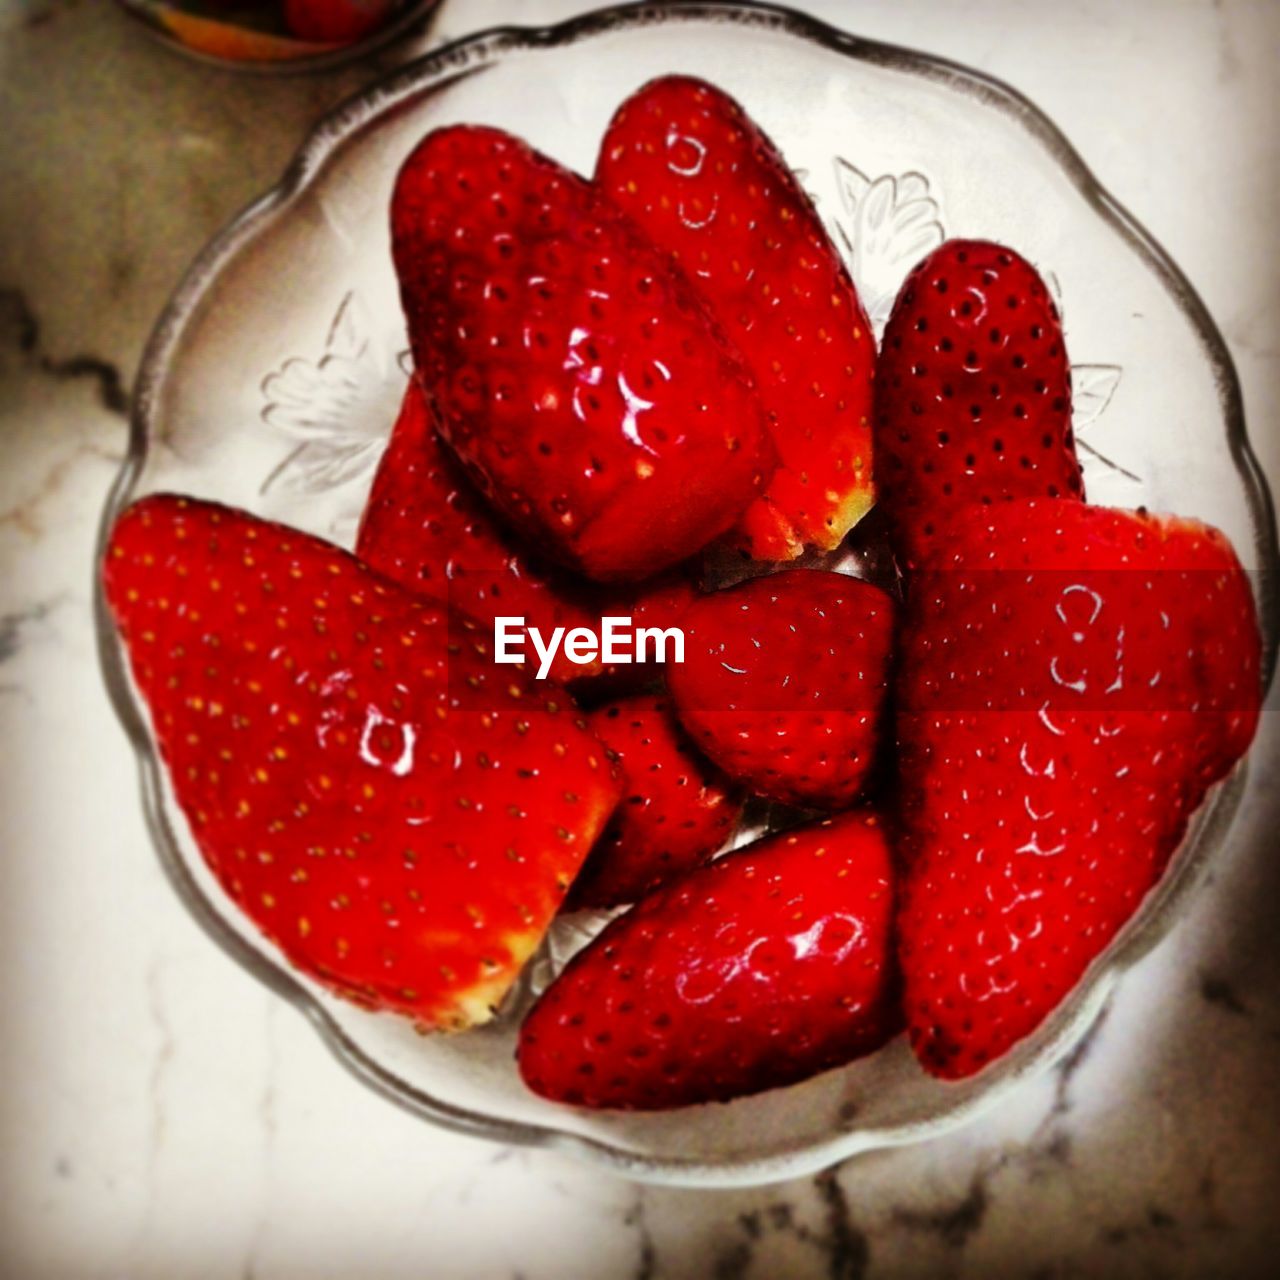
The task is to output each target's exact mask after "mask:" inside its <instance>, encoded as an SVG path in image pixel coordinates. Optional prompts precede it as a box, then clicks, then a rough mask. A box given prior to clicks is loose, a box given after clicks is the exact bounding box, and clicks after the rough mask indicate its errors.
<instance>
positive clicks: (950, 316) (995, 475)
mask: <svg viewBox="0 0 1280 1280" xmlns="http://www.w3.org/2000/svg"><path fill="white" fill-rule="evenodd" d="M875 457H876V487H877V490H878V492H879V495H880V502H881V504H882V505H883V507H884V508H885V510H886V512H887V513H888V514H889V517H890V520H891V523H892V526H893V536H894V542H895V546H896V549H897V552H898V556H899V559H900V561H901V562H902V564H903V565H904V567H911V566H912V565H914V564H915V563H916V562H917V561H918V560H919V559H920V557H921V556H922V555H924V554H925V553H926V552H927V551H928V549H929V547H930V546H931V545H932V544H933V543H934V542H936V541H939V540H942V539H945V537H946V530H947V528H948V526H949V524H950V522H951V520H952V519H953V518H954V517H955V515H956V514H957V513H958V512H961V511H963V510H964V508H965V507H967V506H969V505H970V504H972V503H983V504H990V503H994V502H1000V501H1007V500H1010V499H1013V498H1034V497H1050V498H1054V497H1063V498H1068V497H1077V498H1079V497H1083V494H1084V489H1083V482H1082V480H1081V477H1080V464H1079V462H1078V461H1077V460H1076V451H1075V441H1074V438H1073V435H1072V430H1071V374H1070V370H1069V368H1068V365H1067V351H1066V344H1065V343H1064V341H1063V337H1062V325H1061V323H1060V321H1059V319H1058V311H1057V308H1056V307H1055V306H1054V303H1053V299H1052V298H1050V296H1049V291H1048V289H1047V288H1046V287H1045V283H1044V281H1043V280H1042V279H1041V278H1040V276H1039V274H1038V273H1037V272H1036V270H1035V268H1034V267H1033V266H1031V264H1030V263H1028V262H1027V261H1026V260H1025V259H1023V258H1020V257H1019V256H1018V255H1017V254H1016V253H1014V252H1013V250H1012V249H1008V248H1006V247H1005V246H1003V245H999V244H991V243H988V242H986V241H981V240H949V241H947V242H946V243H945V244H943V245H941V246H940V247H939V248H938V249H936V250H935V251H934V252H933V253H931V254H930V255H929V256H928V257H927V258H925V259H924V261H923V262H921V263H920V264H919V265H918V266H917V267H916V268H915V269H914V270H913V271H912V272H911V274H910V275H909V276H908V277H907V279H906V282H905V283H904V284H903V286H902V289H901V291H900V292H899V294H898V298H897V301H896V302H895V303H894V307H893V313H892V315H890V317H889V323H888V325H887V326H886V328H885V332H884V341H883V342H882V343H881V347H880V359H879V363H878V365H877V368H876V411H875Z"/></svg>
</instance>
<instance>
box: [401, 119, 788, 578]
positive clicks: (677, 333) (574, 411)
mask: <svg viewBox="0 0 1280 1280" xmlns="http://www.w3.org/2000/svg"><path fill="white" fill-rule="evenodd" d="M392 238H393V249H394V253H395V261H396V268H397V271H398V273H399V277H400V285H401V295H402V298H403V301H404V307H405V314H406V317H407V319H408V324H409V335H410V339H411V342H412V346H413V351H414V358H415V361H416V364H417V376H418V378H419V380H420V381H421V384H422V386H423V389H424V391H425V392H426V394H427V398H428V401H429V402H430V404H431V406H432V408H433V411H434V412H435V414H436V419H437V425H438V427H439V429H440V432H441V434H442V435H443V436H444V438H445V440H446V441H447V442H448V444H449V445H450V447H451V448H452V449H453V450H454V452H455V453H456V454H457V455H458V456H459V457H460V458H461V459H462V460H463V462H464V463H465V465H466V467H467V470H468V473H469V474H470V475H471V476H472V478H473V479H474V480H475V481H476V482H477V484H478V485H479V487H480V488H481V490H482V492H483V493H484V495H485V497H486V498H487V499H488V500H489V501H490V502H491V503H492V504H493V505H494V506H495V507H497V508H498V509H499V510H500V511H501V512H502V513H503V515H504V517H505V518H506V519H507V520H508V521H509V522H510V523H511V524H512V525H513V526H514V527H515V528H516V529H517V530H519V531H520V532H521V533H523V534H525V535H526V536H528V537H530V538H532V539H533V540H534V541H536V542H537V543H539V544H540V545H541V546H543V547H544V548H545V549H546V550H548V551H549V552H550V553H552V554H553V555H554V556H556V557H558V558H559V559H560V560H561V561H562V562H563V563H564V564H566V565H568V566H569V567H571V568H573V569H576V570H578V571H579V572H581V573H584V574H586V575H587V576H588V577H591V578H595V579H598V580H601V581H614V580H627V581H630V580H637V579H641V578H645V577H648V576H650V575H652V574H654V573H656V572H658V571H659V570H661V569H664V568H666V567H668V566H670V565H674V564H676V563H677V562H679V561H681V560H685V559H687V558H688V557H689V556H691V555H693V554H694V552H696V551H697V550H699V548H700V547H702V546H703V545H705V544H706V543H707V542H709V541H710V540H711V539H712V538H714V537H716V536H717V535H718V534H720V533H723V532H724V530H725V529H727V528H728V527H729V525H730V524H732V523H733V521H734V520H735V519H736V518H737V517H738V515H739V514H741V512H742V511H743V510H744V509H745V507H746V506H747V505H748V504H749V503H750V502H751V501H752V500H753V499H754V498H755V497H756V496H757V495H758V494H759V493H760V492H761V491H762V490H763V488H764V486H765V484H766V483H767V481H768V479H769V476H770V475H771V474H772V471H773V465H774V460H773V453H772V445H771V443H770V440H769V435H768V431H767V428H766V425H765V421H764V414H763V411H762V410H761V408H760V405H759V401H758V399H757V397H756V395H755V391H754V388H753V386H752V380H751V375H750V373H749V371H748V369H747V366H746V365H745V364H744V363H743V361H742V358H741V356H740V355H739V354H738V352H737V351H736V350H735V349H734V348H733V347H732V346H731V345H730V344H729V343H728V341H727V340H726V339H725V338H724V337H723V336H722V335H721V333H720V331H719V330H718V329H717V328H716V327H715V326H714V325H713V323H712V321H711V320H710V319H709V317H708V316H707V314H706V312H705V311H704V308H703V304H702V302H701V301H700V299H699V298H698V297H697V295H696V294H695V293H694V291H693V289H692V287H691V286H690V285H689V283H688V281H687V280H685V278H684V277H683V276H682V275H681V274H680V273H678V272H677V271H675V270H674V269H673V268H672V267H671V266H670V265H669V263H668V262H667V260H666V258H665V257H664V256H663V255H661V254H660V253H659V252H658V251H657V250H656V249H654V248H653V247H652V246H650V245H649V243H648V242H647V241H646V240H644V239H643V238H642V237H641V235H640V234H639V233H638V232H637V231H636V230H635V228H634V227H632V225H631V224H630V223H629V222H628V221H627V220H626V219H625V218H623V217H622V215H621V214H619V213H618V211H617V210H616V209H615V208H614V207H613V205H612V204H611V203H610V202H609V201H608V200H607V199H606V198H605V197H604V196H603V195H602V193H601V192H600V191H599V190H598V189H597V188H596V187H595V186H593V185H592V184H590V183H588V182H586V181H584V180H583V179H582V178H580V177H578V175H576V174H574V173H571V172H570V171H569V170H567V169H564V168H562V167H561V166H559V165H558V164H556V163H555V162H554V161H552V160H549V159H547V158H546V157H545V156H542V155H539V154H538V153H537V152H535V151H533V150H531V149H530V148H529V147H528V146H526V145H525V144H524V143H523V142H520V141H519V140H518V139H516V138H513V137H511V136H509V135H507V134H504V133H501V132H499V131H498V130H495V129H486V128H478V127H463V126H458V127H451V128H447V129H441V130H437V131H436V132H435V133H432V134H430V135H429V136H428V137H427V138H426V139H425V140H424V141H423V142H422V143H421V144H420V145H419V146H418V148H417V149H416V150H415V151H414V152H413V154H412V155H411V156H410V157H409V159H408V160H407V161H406V163H405V165H404V167H403V168H402V170H401V171H400V176H399V178H398V180H397V182H396V189H395V195H394V198H393V201H392Z"/></svg>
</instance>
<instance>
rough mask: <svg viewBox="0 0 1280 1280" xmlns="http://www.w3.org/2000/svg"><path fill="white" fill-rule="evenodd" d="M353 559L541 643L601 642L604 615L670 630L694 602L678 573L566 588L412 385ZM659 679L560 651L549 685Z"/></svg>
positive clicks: (619, 684) (637, 668)
mask: <svg viewBox="0 0 1280 1280" xmlns="http://www.w3.org/2000/svg"><path fill="white" fill-rule="evenodd" d="M356 555H357V556H358V557H359V558H360V559H361V560H363V561H364V562H365V563H366V564H367V565H369V566H370V567H371V568H373V569H376V570H377V571H378V572H379V573H381V574H384V575H385V576H386V577H388V578H391V579H392V580H393V581H395V582H397V583H399V584H400V585H401V586H402V587H404V588H405V589H406V590H408V591H412V592H414V593H415V594H417V595H424V596H429V597H430V598H432V599H434V600H441V601H444V602H445V603H447V604H449V605H451V606H452V607H453V608H456V609H461V610H462V611H463V612H464V613H466V614H468V615H469V616H470V617H472V618H474V619H475V620H476V621H478V622H481V623H484V624H485V625H487V626H492V623H493V620H494V619H495V618H496V617H522V618H524V619H525V620H526V621H527V622H528V624H529V625H530V626H535V627H538V628H539V629H540V630H541V631H542V633H543V635H544V636H547V635H550V634H551V632H552V631H554V629H555V628H556V627H564V628H566V630H568V629H571V628H573V627H586V628H588V629H590V630H592V631H593V632H594V633H595V634H597V635H599V634H600V628H601V622H602V619H603V618H604V617H605V616H606V615H609V616H612V617H629V618H630V619H631V620H632V623H633V624H634V626H635V627H662V628H666V627H670V626H673V625H677V624H678V622H679V618H680V615H681V612H682V611H683V609H684V607H685V605H686V604H687V603H688V602H689V601H690V600H692V599H693V597H694V594H695V593H694V588H693V586H692V584H691V583H690V582H689V580H688V578H687V577H686V576H684V575H682V574H681V573H679V572H677V571H672V572H671V573H669V574H664V575H661V576H659V577H658V578H654V579H651V580H649V581H648V582H642V583H627V584H622V585H619V586H614V587H602V586H597V585H594V584H591V583H583V582H575V581H571V580H570V579H569V578H568V577H567V576H566V575H565V574H564V573H563V572H562V571H561V570H559V569H558V568H557V567H556V566H554V565H551V564H546V563H544V562H542V561H540V560H539V559H538V558H537V557H536V556H534V555H531V554H530V553H529V552H528V551H527V550H526V549H525V548H524V547H522V546H521V544H520V540H519V539H518V538H517V537H516V536H514V535H513V534H512V533H511V531H510V530H508V529H506V528H505V527H504V526H503V525H502V524H501V522H500V521H499V520H498V518H497V516H496V515H495V514H494V512H493V510H492V508H491V507H490V506H489V505H488V504H487V503H486V502H485V501H484V500H483V499H482V498H481V497H480V495H479V494H478V493H477V492H476V490H475V487H474V485H472V484H471V482H470V481H469V480H468V479H467V476H466V474H465V472H464V471H463V469H462V465H461V464H460V463H459V462H458V460H457V459H456V458H455V457H454V456H453V454H452V453H451V452H450V451H449V450H448V448H446V447H445V445H444V444H443V442H442V441H441V440H440V438H439V436H438V435H437V434H436V432H435V429H434V427H433V425H432V423H431V419H430V413H429V412H428V410H427V405H426V401H425V399H424V398H423V395H422V390H421V388H420V387H419V386H418V385H417V383H416V382H410V384H409V386H408V387H407V388H406V390H405V396H404V401H403V403H402V405H401V408H400V416H399V418H398V419H397V421H396V424H395V429H394V430H393V431H392V433H391V440H390V442H389V443H388V445H387V448H386V451H385V452H384V453H383V455H382V460H381V462H380V463H379V464H378V470H377V473H376V474H375V476H374V479H373V488H372V490H371V491H370V494H369V501H368V503H367V504H366V506H365V509H364V514H363V516H362V517H361V521H360V531H359V534H358V536H357V539H356ZM531 656H532V655H531ZM656 669H657V664H655V663H653V662H647V663H644V664H640V665H629V666H618V665H615V664H606V663H604V662H602V661H599V660H596V661H593V662H590V663H588V664H586V665H582V664H579V663H574V662H570V661H569V659H568V658H567V657H566V656H565V653H564V649H563V648H561V650H560V651H559V652H558V653H557V655H556V657H555V659H554V661H553V663H552V666H551V675H552V676H553V677H554V678H555V679H557V680H562V681H571V682H574V683H575V687H577V686H578V685H583V686H584V687H585V685H586V684H594V683H597V682H599V681H600V680H607V681H608V685H609V687H610V688H616V689H618V690H619V691H621V690H623V689H626V688H632V687H635V686H636V685H637V684H640V683H643V682H644V681H645V680H646V679H651V678H652V677H653V675H654V672H655V670H656Z"/></svg>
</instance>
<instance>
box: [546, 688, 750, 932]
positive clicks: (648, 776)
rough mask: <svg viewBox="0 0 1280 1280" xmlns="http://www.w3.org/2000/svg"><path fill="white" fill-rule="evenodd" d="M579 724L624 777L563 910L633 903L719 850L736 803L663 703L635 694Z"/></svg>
mask: <svg viewBox="0 0 1280 1280" xmlns="http://www.w3.org/2000/svg"><path fill="white" fill-rule="evenodd" d="M587 723H588V724H589V725H590V727H591V729H592V731H593V732H594V733H595V734H596V736H597V737H599V739H600V740H601V742H603V743H604V744H605V746H606V747H608V749H609V751H610V752H611V753H612V754H613V755H614V757H615V758H616V760H617V761H618V763H619V765H620V766H621V768H622V772H623V775H624V777H625V779H626V786H625V788H624V790H623V794H622V801H621V803H620V804H619V805H618V808H617V809H616V810H615V811H614V815H613V818H612V819H611V820H610V822H609V825H608V827H607V828H606V829H605V833H604V835H603V836H601V837H600V839H599V840H598V841H597V842H596V847H595V848H594V849H593V850H592V851H591V855H590V856H589V857H588V858H587V861H586V863H585V864H584V865H583V868H582V872H581V874H580V875H579V876H578V878H577V880H575V881H574V884H573V889H572V890H571V892H570V904H569V905H570V906H571V907H614V906H618V905H619V904H621V903H624V902H634V901H636V899H637V898H640V897H643V896H644V894H645V893H647V892H648V891H649V890H651V889H653V888H656V887H657V886H658V885H659V884H663V883H665V882H666V881H668V880H670V879H672V878H673V877H674V876H676V875H679V874H680V873H681V872H684V871H688V870H690V869H691V868H693V867H696V866H700V865H701V864H702V863H704V862H706V861H707V859H708V858H710V857H711V856H712V854H714V853H717V852H718V851H719V850H720V849H722V848H723V847H724V844H725V842H726V841H727V840H728V839H729V837H730V836H731V835H732V834H733V831H734V828H735V827H736V826H737V824H738V818H739V817H740V816H741V813H742V801H741V798H740V796H739V795H738V793H737V791H736V789H735V788H734V787H732V786H731V785H730V784H729V783H728V782H727V780H726V779H725V778H724V777H723V776H722V775H721V773H720V771H719V770H718V769H716V768H715V767H714V766H713V765H711V764H710V763H708V762H707V761H706V760H704V759H702V757H701V756H699V755H698V753H697V752H696V751H695V750H694V749H693V746H692V745H691V744H690V742H689V740H688V738H687V737H686V735H685V733H684V730H683V729H681V728H680V725H679V724H678V722H677V721H676V718H675V716H674V714H673V713H672V711H671V707H670V703H669V701H668V700H667V699H666V698H665V697H662V696H660V695H655V694H639V695H637V696H635V697H631V698H624V699H622V700H620V701H618V702H610V703H606V704H605V705H604V706H602V707H597V708H596V709H595V710H594V711H592V712H590V714H589V715H588V716H587Z"/></svg>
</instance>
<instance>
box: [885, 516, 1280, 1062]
mask: <svg viewBox="0 0 1280 1280" xmlns="http://www.w3.org/2000/svg"><path fill="white" fill-rule="evenodd" d="M1259 661H1260V659H1259V637H1258V627H1257V621H1256V618H1255V613H1254V605H1253V597H1252V595H1251V593H1250V590H1249V584H1248V581H1247V580H1246V577H1245V574H1244V573H1243V572H1242V571H1241V568H1240V565H1239V563H1238V562H1237V560H1236V557H1235V554H1234V552H1233V551H1232V549H1231V547H1230V545H1229V544H1228V542H1227V540H1226V539H1225V538H1224V537H1223V536H1222V535H1221V534H1220V533H1218V532H1217V531H1216V530H1214V529H1211V528H1209V527H1208V526H1206V525H1202V524H1199V523H1198V522H1196V521H1194V520H1180V519H1176V518H1173V517H1164V516H1150V515H1144V514H1140V513H1135V512H1128V511H1113V510H1108V509H1106V508H1101V507H1089V506H1085V505H1084V504H1083V503H1078V502H1071V501H1066V500H1057V501H1054V500H1051V499H1040V500H1032V501H1021V502H1017V503H1009V504H1006V503H1000V504H998V505H995V506H992V507H974V508H971V509H970V510H969V511H968V512H967V513H966V514H964V515H963V516H961V517H958V518H957V519H956V521H955V522H954V524H953V526H952V529H951V535H950V540H949V542H948V543H947V547H946V549H945V550H943V549H939V552H938V554H937V555H936V557H935V558H933V559H931V560H928V561H926V564H925V567H924V569H923V570H922V571H921V572H920V573H919V574H918V575H916V577H915V578H914V579H913V581H912V583H911V590H910V594H909V609H908V614H907V617H906V619H905V621H904V625H903V641H902V655H901V666H900V676H899V679H898V683H897V696H898V706H899V711H898V741H899V750H900V772H901V814H900V820H901V826H902V831H903V852H904V856H905V859H906V865H907V867H908V871H907V873H906V876H905V879H904V883H903V888H902V905H901V913H900V918H899V926H900V957H901V963H902V969H903V972H904V975H905V982H906V1008H907V1016H908V1021H909V1025H910V1030H911V1038H912V1043H913V1045H914V1047H915V1050H916V1053H917V1054H918V1056H919V1057H920V1060H921V1061H922V1062H923V1064H924V1065H925V1067H926V1068H927V1069H928V1070H929V1071H930V1072H932V1073H933V1074H935V1075H939V1076H944V1077H948V1078H957V1077H961V1076H967V1075H970V1074H972V1073H973V1072H975V1071H977V1070H979V1069H980V1068H981V1067H982V1066H984V1065H985V1064H986V1063H988V1062H990V1061H991V1060H992V1059H994V1058H997V1057H999V1056H1000V1055H1001V1054H1002V1053H1004V1052H1005V1051H1006V1050H1008V1049H1009V1048H1010V1046H1012V1045H1013V1044H1015V1043H1016V1042H1017V1041H1019V1040H1020V1039H1022V1037H1024V1036H1026V1035H1027V1034H1029V1033H1030V1032H1031V1031H1033V1030H1034V1029H1035V1028H1036V1027H1037V1026H1038V1025H1039V1024H1040V1023H1041V1022H1042V1021H1043V1020H1044V1019H1045V1018H1046V1017H1047V1016H1048V1015H1049V1014H1050V1013H1051V1012H1052V1011H1053V1009H1054V1008H1055V1007H1056V1006H1057V1005H1058V1003H1059V1002H1060V1001H1061V1000H1062V999H1063V997H1064V996H1065V995H1066V994H1067V993H1068V992H1069V991H1070V990H1071V988H1072V987H1073V986H1074V984H1075V983H1076V981H1077V980H1078V979H1079V977H1080V975H1081V974H1082V973H1083V972H1084V970H1085V967H1086V966H1087V965H1088V964H1089V962H1090V961H1091V960H1092V959H1093V958H1094V957H1095V956H1096V955H1098V953H1099V952H1100V951H1102V949H1103V948H1104V947H1105V946H1106V945H1107V943H1108V942H1109V941H1110V940H1111V938H1112V937H1113V936H1114V935H1115V933H1116V931H1117V930H1118V929H1119V928H1120V926H1121V925H1122V924H1124V922H1125V921H1126V920H1128V919H1129V917H1130V916H1131V915H1132V914H1133V913H1134V911H1136V910H1137V908H1138V907H1139V905H1140V904H1141V902H1142V899H1143V897H1144V895H1145V894H1146V893H1147V891H1148V890H1149V889H1150V888H1151V886H1152V885H1153V884H1154V883H1155V881H1156V880H1157V879H1158V877H1159V876H1160V874H1161V872H1162V871H1163V870H1164V868H1165V865H1166V863H1167V862H1168V860H1169V857H1170V855H1171V853H1172V852H1173V851H1174V849H1175V848H1176V847H1177V845H1178V842H1179V841H1180V840H1181V838H1182V835H1183V833H1184V831H1185V830H1186V826H1187V820H1188V818H1189V816H1190V814H1191V813H1192V811H1193V810H1194V809H1195V808H1196V807H1197V805H1199V804H1200V802H1201V800H1202V799H1203V798H1204V795H1205V791H1206V788H1207V787H1208V786H1209V785H1210V784H1211V783H1212V782H1214V781H1215V780H1216V779H1218V778H1221V777H1222V776H1223V775H1224V774H1226V773H1227V772H1228V771H1229V770H1230V768H1231V766H1232V765H1233V764H1234V762H1235V761H1236V760H1237V759H1238V758H1239V757H1240V755H1241V754H1243V752H1244V751H1245V749H1246V748H1247V747H1248V745H1249V742H1250V740H1251V738H1252V737H1253V733H1254V729H1255V726H1256V724H1257V719H1258V706H1259V699H1260V690H1261V685H1260V678H1259Z"/></svg>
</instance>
